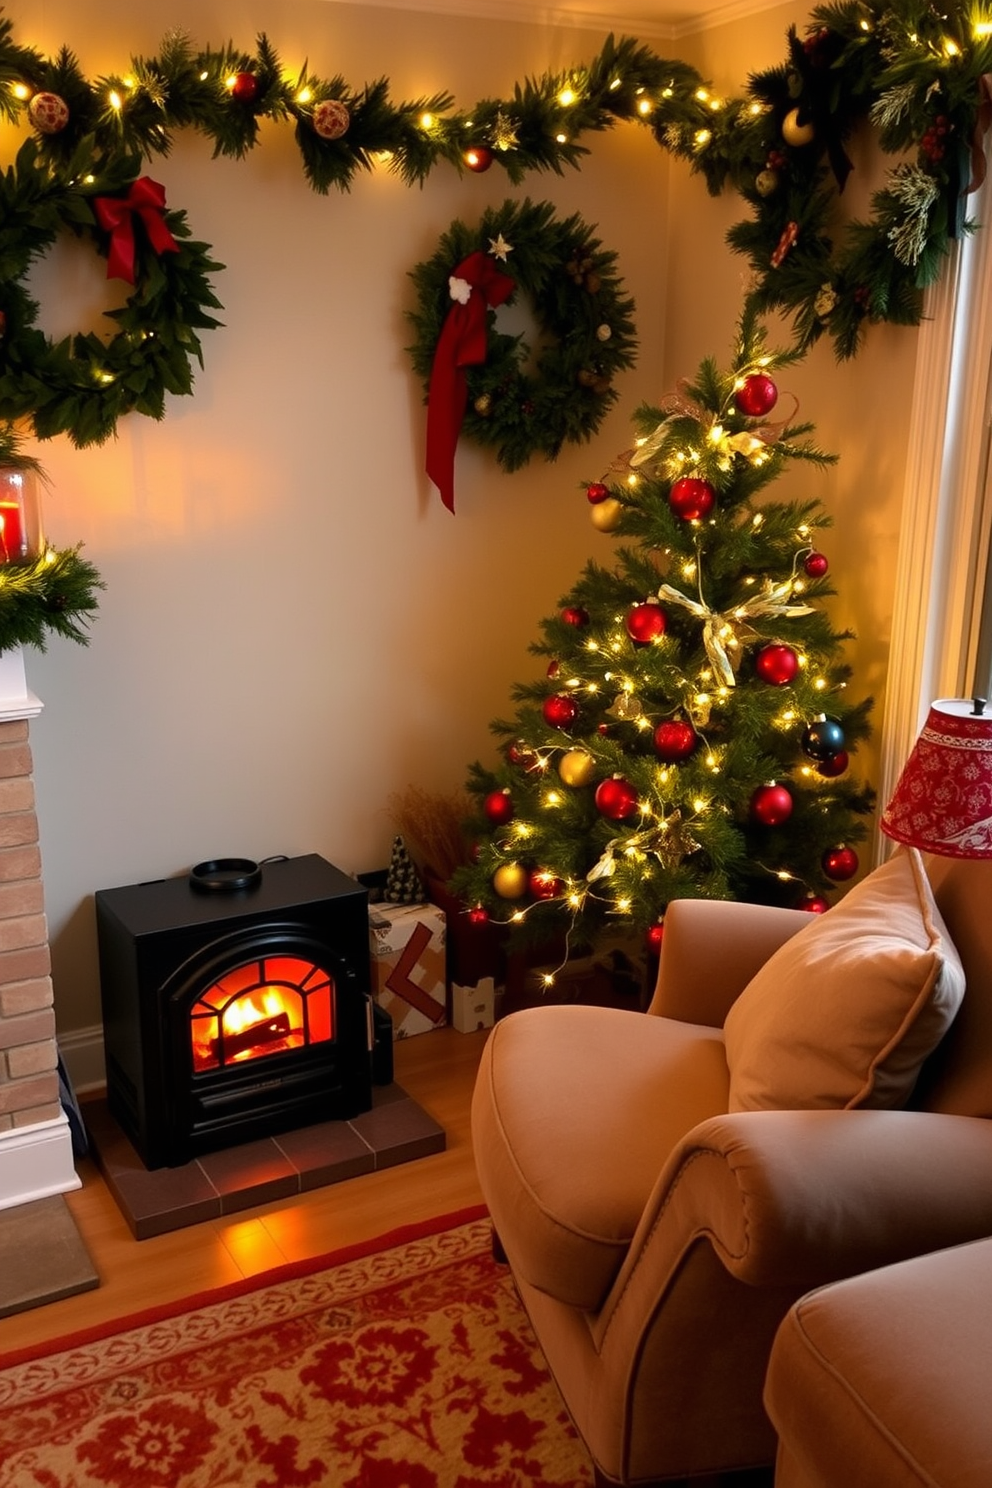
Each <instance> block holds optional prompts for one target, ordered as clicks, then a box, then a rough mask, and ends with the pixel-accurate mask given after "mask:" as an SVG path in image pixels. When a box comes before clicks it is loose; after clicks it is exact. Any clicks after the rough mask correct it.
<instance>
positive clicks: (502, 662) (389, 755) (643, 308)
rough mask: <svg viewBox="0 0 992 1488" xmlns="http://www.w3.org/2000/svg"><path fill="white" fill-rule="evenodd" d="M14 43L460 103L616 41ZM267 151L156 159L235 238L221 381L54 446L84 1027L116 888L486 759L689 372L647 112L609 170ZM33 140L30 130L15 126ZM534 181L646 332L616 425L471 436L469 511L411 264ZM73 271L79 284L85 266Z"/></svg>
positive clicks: (200, 224)
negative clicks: (78, 546)
mask: <svg viewBox="0 0 992 1488" xmlns="http://www.w3.org/2000/svg"><path fill="white" fill-rule="evenodd" d="M5 9H6V12H7V14H8V15H9V16H10V17H11V19H12V20H13V22H14V25H15V35H16V37H17V39H19V40H23V41H24V42H28V43H31V44H34V45H36V46H39V47H41V48H42V49H44V50H46V51H48V52H54V51H56V50H57V49H58V48H59V47H60V46H61V45H62V44H63V43H64V44H66V45H67V46H69V47H70V48H71V49H72V50H73V51H74V52H75V53H76V54H77V56H78V57H79V59H80V61H81V63H82V65H83V67H84V69H85V70H86V72H87V74H88V75H90V76H98V75H100V74H101V73H106V72H109V71H113V70H117V71H124V70H126V66H127V62H128V58H129V57H130V56H131V55H133V54H145V55H149V54H154V53H155V52H157V50H158V48H159V46H160V44H161V41H162V37H163V35H164V34H165V32H166V31H167V30H168V29H170V28H172V27H180V28H185V29H187V30H188V31H189V32H190V34H191V35H192V37H193V38H194V39H195V40H196V42H197V43H198V44H200V45H207V44H210V45H213V46H216V47H219V46H221V45H223V44H224V43H225V42H226V41H228V40H229V39H233V40H234V41H235V43H236V44H237V45H239V46H243V47H246V48H251V47H252V46H253V44H254V38H255V35H256V33H257V32H259V31H263V30H264V31H266V32H267V33H268V35H269V37H270V39H271V40H272V42H273V44H274V45H275V46H276V48H277V50H278V51H279V53H280V56H281V58H282V61H283V63H284V64H285V66H286V67H287V69H288V70H290V71H293V72H295V71H296V70H297V69H298V68H299V67H300V66H301V64H302V63H303V61H304V60H305V59H307V60H308V61H309V65H310V67H311V68H312V69H313V70H314V71H316V72H318V73H319V74H321V75H323V76H325V77H326V76H332V75H333V74H335V73H336V72H339V71H340V72H341V73H343V74H344V75H345V76H346V77H347V78H348V79H349V81H350V82H351V83H352V84H353V85H358V84H360V83H361V82H363V81H371V80H374V79H376V78H378V77H380V76H382V75H385V76H387V77H388V78H389V79H390V81H391V86H392V93H393V96H394V98H396V99H397V100H400V99H405V98H411V97H417V96H420V95H421V94H427V93H431V92H434V91H435V90H444V89H450V90H451V91H452V92H454V93H455V95H456V98H457V101H458V104H459V106H460V107H466V108H467V107H468V106H469V105H471V103H473V102H474V101H475V100H476V99H478V98H482V97H486V96H489V97H492V96H507V95H509V94H511V93H512V89H513V85H514V83H515V82H517V81H521V80H522V79H523V78H524V77H526V76H529V75H535V74H540V73H542V72H544V71H545V70H549V69H550V70H557V69H559V68H563V67H565V66H567V65H568V64H569V63H570V62H573V61H582V60H583V59H586V58H588V57H591V56H593V55H594V54H595V53H596V52H597V51H598V50H599V48H600V46H601V45H602V42H603V39H604V38H603V35H602V34H601V33H595V32H588V31H580V30H563V29H555V28H553V27H550V26H543V25H536V24H535V25H519V24H503V23H500V22H476V23H470V22H467V21H458V20H454V19H451V18H445V17H439V16H426V15H420V16H418V15H415V14H413V13H409V12H399V11H389V10H382V9H376V8H369V9H363V8H360V7H352V6H347V5H340V4H333V5H331V4H326V3H320V0H264V3H263V0H199V3H195V4H194V3H192V0H167V3H166V4H163V5H156V6H134V5H132V4H127V3H123V0H100V4H99V5H97V4H94V3H83V4H81V3H79V0H46V3H45V4H44V5H37V4H34V3H27V0H13V3H11V4H9V5H8V6H6V7H5ZM263 138H264V143H263V145H262V147H261V148H260V149H258V150H256V151H255V152H254V153H253V154H252V155H250V156H249V157H248V158H247V159H246V160H244V161H242V162H234V161H225V160H218V161H213V160H211V158H210V154H211V152H210V148H209V146H208V144H207V143H206V142H204V141H203V140H200V139H197V138H196V137H194V136H192V135H187V136H182V137H180V138H179V140H178V141H177V144H176V147H175V150H174V153H173V154H172V155H171V156H170V157H169V158H168V159H166V160H164V161H159V160H156V161H155V162H154V163H153V164H152V165H151V166H150V167H149V173H150V174H151V175H152V176H153V177H154V178H155V179H157V180H160V181H162V182H163V183H164V184H165V186H166V188H167V192H168V200H169V204H170V206H173V207H181V208H184V209H185V210H186V212H187V213H188V217H189V223H190V226H191V228H192V230H193V233H194V235H195V236H197V237H201V238H204V239H206V240H207V241H208V242H209V243H211V244H212V245H213V249H214V253H215V256H216V257H217V258H218V259H219V260H221V261H222V262H223V263H225V264H226V265H227V268H226V270H225V271H224V272H223V273H222V274H220V275H218V276H217V281H216V287H217V291H218V294H219V297H220V299H221V300H222V301H223V304H224V310H223V312H222V319H223V321H224V323H225V325H224V329H223V330H219V331H216V332H213V333H207V334H206V335H205V337H204V350H205V362H206V365H205V368H204V370H203V371H202V372H200V373H199V374H198V376H197V382H196V394H195V396H194V397H193V398H187V399H172V400H170V402H169V409H168V416H167V418H166V419H165V420H164V422H162V423H161V424H156V423H154V422H153V421H151V420H148V419H144V418H141V417H138V416H135V415H132V416H130V417H129V418H127V419H125V420H124V421H123V422H122V423H121V425H120V428H119V433H118V437H117V439H116V440H114V441H112V442H110V443H109V444H107V445H106V446H105V447H103V448H99V449H87V450H83V451H77V450H74V449H73V448H72V447H71V446H70V444H69V442H68V441H67V440H66V439H63V438H60V439H58V440H55V441H50V442H48V443H47V444H45V445H44V446H42V447H41V448H40V450H39V453H40V454H41V457H42V459H43V462H44V464H45V466H46V468H47V470H48V473H49V475H50V477H51V486H52V489H51V494H50V495H49V498H48V501H47V520H48V527H49V534H50V537H51V538H52V540H54V541H55V542H56V543H57V544H58V545H60V546H61V545H69V544H72V543H75V542H77V541H82V542H83V544H84V550H85V553H86V555H87V556H88V557H90V558H91V559H92V560H93V562H94V563H95V564H96V565H97V567H98V568H99V569H100V570H101V572H102V574H103V576H104V578H105V579H106V582H107V586H108V587H107V591H106V594H105V596H104V597H103V600H102V604H101V612H100V616H99V619H98V621H97V622H96V624H95V625H94V627H93V631H92V643H91V645H90V647H89V648H88V649H87V650H83V649H81V648H78V647H76V646H74V645H72V644H71V643H68V642H65V641H59V640H56V641H54V642H53V643H52V644H51V646H50V648H49V650H48V652H47V654H45V655H41V654H38V653H35V652H33V651H32V652H30V653H29V655H28V677H29V685H30V686H31V687H32V688H33V690H34V691H35V692H37V693H38V695H39V696H40V697H41V698H42V700H43V701H44V704H45V709H44V712H43V713H42V715H41V717H40V718H39V719H38V720H37V722H36V723H35V724H34V725H33V726H32V745H33V749H34V758H35V779H36V788H37V799H38V812H39V819H40V824H41V833H42V851H43V857H44V868H45V881H46V898H47V909H48V914H49V918H50V924H51V932H52V940H53V955H54V965H55V988H56V1011H57V1015H58V1020H59V1025H60V1030H61V1031H62V1032H63V1033H64V1032H66V1031H69V1030H82V1029H85V1028H87V1027H89V1026H90V1025H94V1024H96V1023H97V1022H98V1021H99V1015H100V1014H99V996H98V982H97V973H96V956H95V934H94V929H93V905H92V895H93V893H94V891H95V890H97V889H99V888H103V887H110V886H114V885H119V884H125V883H132V882H136V881H140V880H145V879H149V878H155V877H162V876H165V875H171V874H175V873H178V872H182V871H183V870H185V869H186V868H187V867H188V866H189V865H191V864H193V863H195V862H197V861H199V860H201V859H204V858H208V857H214V856H220V855H229V854H233V855H246V856H249V857H253V858H263V857H265V856H267V855H270V854H276V853H288V854H296V853H304V852H319V853H322V854H324V855H325V856H326V857H328V858H329V859H330V860H331V861H333V862H335V863H337V864H338V865H339V866H341V867H343V868H345V869H347V870H352V871H361V870H364V869H369V868H374V867H377V866H379V865H381V864H384V863H385V862H386V861H387V857H388V847H389V843H390V841H391V837H392V832H393V827H392V824H391V822H390V820H389V817H388V815H387V812H386V803H387V800H388V798H389V796H390V795H391V794H392V793H393V792H397V791H402V790H403V789H404V788H405V787H406V786H407V785H408V784H411V783H417V784H420V785H422V786H424V787H427V788H428V789H434V790H440V791H448V790H451V789H453V788H454V787H456V786H458V785H460V784H461V783H462V781H463V779H464V776H465V769H466V765H467V762H468V761H470V760H471V759H472V758H474V757H475V756H477V755H479V754H484V755H485V754H488V753H489V751H490V749H491V741H490V736H489V733H488V728H487V725H488V721H489V719H490V718H492V717H493V716H495V715H497V714H500V713H503V714H505V713H506V712H507V710H508V709H509V707H510V706H511V705H510V703H509V690H510V685H511V683H512V682H513V681H514V680H515V679H518V678H522V677H527V676H530V675H533V673H534V670H535V668H536V666H537V663H536V662H535V661H534V659H533V658H531V657H530V656H529V655H528V653H527V647H528V644H529V642H530V641H532V640H533V639H534V638H535V637H536V634H537V626H538V621H539V619H540V618H541V617H542V616H543V615H545V614H547V613H549V612H551V611H552V610H553V609H555V608H556V605H557V601H558V598H559V596H560V595H561V594H562V593H563V592H564V591H565V590H566V589H567V588H568V587H569V586H570V584H571V583H572V581H573V580H574V578H575V577H576V575H577V573H578V570H579V569H580V567H581V566H582V564H583V563H584V562H585V560H586V558H587V557H588V556H589V555H590V554H591V553H593V552H595V553H597V554H598V555H599V556H602V557H605V556H606V554H607V549H608V543H609V539H606V538H604V537H601V536H600V535H599V534H597V533H596V532H595V531H594V530H593V528H592V526H591V524H590V522H589V516H588V503H587V502H586V500H585V497H584V494H583V491H582V483H583V482H585V481H588V480H590V479H596V478H598V476H599V475H600V474H601V472H602V470H603V468H604V466H605V464H606V463H607V462H608V461H609V460H610V459H611V458H612V456H613V455H614V454H616V453H617V452H618V451H619V450H621V449H623V448H625V447H626V446H627V444H628V443H629V432H630V425H629V416H630V413H631V412H632V410H633V409H634V408H635V407H636V406H637V404H638V403H639V402H641V401H643V400H644V399H647V398H651V397H654V396H655V395H656V393H657V391H658V389H659V386H660V384H661V381H662V378H661V370H662V368H661V357H662V340H663V333H664V317H665V252H666V249H665V233H666V212H665V199H666V189H667V187H666V183H667V175H668V163H667V160H666V158H665V156H664V155H663V153H662V152H661V151H660V150H658V149H657V147H656V146H655V145H654V144H653V142H652V140H651V138H650V136H649V135H648V133H647V131H645V130H642V129H639V128H638V127H637V126H634V125H631V126H626V127H623V128H620V129H617V130H615V131H613V132H612V133H611V134H609V135H606V136H603V137H595V138H593V140H592V141H591V145H592V153H591V155H590V157H589V159H588V162H587V164H586V165H585V167H584V168H583V169H582V171H581V172H572V173H569V174H568V175H567V176H565V177H563V178H561V179H559V178H557V177H556V176H554V175H550V176H548V177H544V176H531V177H530V178H528V180H527V181H526V182H525V184H524V185H523V186H522V187H520V188H516V189H512V188H508V187H507V185H506V181H505V177H503V176H502V175H501V173H500V172H499V170H498V169H497V168H494V169H493V170H492V171H490V172H489V173H488V174H486V175H483V176H474V175H470V174H468V175H466V176H465V177H464V178H463V179H460V178H459V177H458V176H457V174H456V173H455V172H454V171H453V170H451V169H445V168H441V169H439V170H437V171H436V172H435V173H434V174H433V175H432V176H431V177H430V179H429V180H428V182H427V184H426V185H425V186H424V188H423V190H417V189H410V188H408V187H406V186H404V185H402V184H401V183H400V182H399V181H398V180H395V179H393V178H391V177H389V176H388V175H386V174H381V173H378V172H377V173H376V174H374V175H372V176H370V177H367V178H366V177H364V176H363V177H362V178H360V179H359V180H357V181H356V183H355V185H354V188H353V190H352V191H351V193H350V195H340V194H337V193H335V194H332V195H331V196H329V197H327V198H322V197H320V196H317V195H315V194H314V193H312V192H311V191H310V190H309V188H308V187H307V185H306V183H305V181H304V178H303V175H302V171H301V169H300V167H299V164H298V157H297V155H296V147H295V144H294V143H293V140H292V135H291V132H290V130H288V129H285V128H278V127H275V126H270V127H266V128H265V129H264V134H263ZM0 143H3V144H4V146H5V148H4V149H3V155H4V156H5V157H6V158H9V145H10V143H11V141H10V139H9V136H7V137H6V138H5V139H4V140H2V141H0ZM526 194H530V195H531V196H532V197H534V198H536V199H547V200H550V201H552V202H553V203H554V204H555V207H556V210H557V211H558V213H559V214H560V215H564V214H567V213H571V212H579V213H580V214H581V215H582V216H583V217H584V218H585V220H586V221H587V222H589V223H595V224H598V225H599V234H600V236H601V237H602V238H603V240H604V242H605V243H606V244H607V245H608V246H609V247H612V248H614V249H615V250H616V251H617V252H618V254H619V255H620V263H619V270H620V273H621V274H622V276H623V278H624V281H625V284H626V286H627V288H628V290H629V291H630V292H631V293H632V294H633V295H634V297H635V298H636V301H637V306H638V314H637V319H638V325H639V330H640V337H641V355H640V360H639V363H638V366H637V368H636V369H635V370H634V371H632V372H630V373H628V374H626V376H625V377H624V379H623V382H622V385H621V389H620V391H621V394H622V398H621V402H620V404H619V405H618V408H617V409H616V410H615V411H614V412H613V414H612V415H611V416H610V417H609V418H608V420H607V421H606V423H605V424H604V425H603V427H602V428H601V430H600V433H599V434H598V435H597V436H596V438H595V440H594V442H593V443H592V444H591V445H589V446H585V447H579V448H575V447H572V448H570V449H568V450H567V451H566V452H564V453H563V455H562V456H561V458H560V459H559V460H558V462H557V463H556V464H555V465H554V466H549V465H546V464H544V463H543V462H537V463H535V464H534V465H532V466H531V467H529V468H527V469H526V470H524V471H522V472H520V473H518V474H516V475H514V476H508V475H505V474H504V473H503V472H502V471H501V470H500V469H499V467H498V466H497V465H496V464H495V463H494V462H493V461H492V460H491V459H490V458H489V457H488V456H485V455H483V454H482V453H480V452H479V451H478V450H476V449H473V448H471V447H466V448H463V449H462V450H461V452H460V453H459V457H458V467H457V475H458V481H457V505H458V511H457V515H456V516H454V517H452V516H450V515H449V514H448V513H447V512H446V511H445V510H444V509H443V508H442V507H441V505H440V502H439V500H438V498H437V496H436V493H434V492H433V489H432V488H429V487H428V485H427V482H426V479H425V477H424V476H423V475H422V473H421V472H422V465H423V431H424V411H423V408H422V405H421V398H420V389H419V387H418V386H417V384H416V383H415V381H414V379H413V376H412V374H411V371H410V368H409V365H408V362H407V358H406V356H405V355H404V351H403V348H404V346H405V345H406V344H407V341H408V339H409V336H410V332H409V329H408V327H407V326H406V324H405V322H404V318H403V311H404V308H405V307H407V306H409V305H410V303H411V294H410V285H409V281H408V279H407V273H408V270H410V269H411V268H412V267H413V266H414V265H415V264H416V263H417V262H418V261H420V260H422V259H424V258H427V257H429V256H431V255H432V254H433V253H434V251H435V248H436V245H437V240H438V238H439V236H440V234H441V233H442V232H443V231H444V229H445V228H446V227H447V226H448V224H449V222H450V221H451V220H452V219H453V218H454V217H456V216H459V215H460V216H462V217H464V218H465V219H467V220H474V219H475V218H476V217H477V216H478V214H479V213H480V212H481V211H482V209H483V208H484V207H485V206H486V205H487V204H490V203H498V202H500V201H502V200H503V198H504V196H506V195H511V196H514V197H516V198H522V197H523V196H524V195H526ZM101 271H102V264H101V263H100V261H99V260H98V259H97V258H96V255H92V256H90V255H88V254H86V253H83V254H82V256H81V257H80V255H78V254H77V255H76V256H73V255H71V254H69V253H68V251H67V250H66V252H64V253H63V252H62V251H61V250H58V249H57V250H54V251H53V253H52V254H51V255H49V256H48V258H46V260H45V261H44V263H43V265H42V266H41V267H40V268H39V270H38V271H37V274H36V277H35V280H34V281H33V282H34V283H35V285H36V287H37V289H38V294H39V298H40V300H41V302H42V306H43V309H42V324H43V326H44V328H45V329H46V330H48V331H49V332H50V333H52V334H56V333H59V332H65V331H68V330H72V329H75V328H78V323H79V317H80V316H81V315H82V313H83V312H82V310H81V308H80V301H81V300H83V299H86V298H87V296H88V297H89V299H91V300H92V302H93V303H94V304H95V305H96V306H97V307H98V309H102V308H103V305H104V303H105V294H106V291H105V287H104V283H103V280H102V278H101ZM77 278H79V279H81V280H82V284H83V289H78V287H77V285H76V281H77Z"/></svg>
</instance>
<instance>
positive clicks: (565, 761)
mask: <svg viewBox="0 0 992 1488" xmlns="http://www.w3.org/2000/svg"><path fill="white" fill-rule="evenodd" d="M558 774H559V775H560V776H561V778H562V780H563V781H564V782H565V784H566V785H570V786H572V788H573V789H574V790H578V789H579V787H580V786H583V785H588V784H589V782H590V781H591V780H592V779H593V778H594V777H595V774H596V761H595V760H594V759H593V757H592V755H591V754H586V752H585V750H584V749H569V750H568V752H567V753H566V754H563V755H562V757H561V760H560V762H559V765H558Z"/></svg>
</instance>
